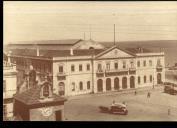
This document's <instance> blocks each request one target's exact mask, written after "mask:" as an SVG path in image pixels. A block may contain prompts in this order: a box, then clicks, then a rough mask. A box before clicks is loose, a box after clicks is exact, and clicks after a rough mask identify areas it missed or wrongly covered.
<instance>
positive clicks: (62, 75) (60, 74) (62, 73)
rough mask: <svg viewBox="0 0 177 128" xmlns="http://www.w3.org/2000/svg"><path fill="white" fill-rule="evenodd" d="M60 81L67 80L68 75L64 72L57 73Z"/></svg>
mask: <svg viewBox="0 0 177 128" xmlns="http://www.w3.org/2000/svg"><path fill="white" fill-rule="evenodd" d="M57 79H58V80H66V74H65V73H64V72H59V73H57Z"/></svg>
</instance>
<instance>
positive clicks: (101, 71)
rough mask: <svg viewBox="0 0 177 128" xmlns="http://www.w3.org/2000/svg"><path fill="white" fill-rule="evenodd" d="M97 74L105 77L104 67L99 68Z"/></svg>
mask: <svg viewBox="0 0 177 128" xmlns="http://www.w3.org/2000/svg"><path fill="white" fill-rule="evenodd" d="M96 76H97V77H104V71H103V70H102V69H100V70H97V72H96Z"/></svg>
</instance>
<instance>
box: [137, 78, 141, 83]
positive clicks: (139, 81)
mask: <svg viewBox="0 0 177 128" xmlns="http://www.w3.org/2000/svg"><path fill="white" fill-rule="evenodd" d="M140 83H141V78H140V76H138V84H140Z"/></svg>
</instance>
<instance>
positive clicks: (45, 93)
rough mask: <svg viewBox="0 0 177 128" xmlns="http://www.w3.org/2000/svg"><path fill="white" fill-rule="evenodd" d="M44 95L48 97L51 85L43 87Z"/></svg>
mask: <svg viewBox="0 0 177 128" xmlns="http://www.w3.org/2000/svg"><path fill="white" fill-rule="evenodd" d="M43 96H44V97H48V96H49V86H48V85H45V86H44V88H43Z"/></svg>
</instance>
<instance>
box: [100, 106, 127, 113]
mask: <svg viewBox="0 0 177 128" xmlns="http://www.w3.org/2000/svg"><path fill="white" fill-rule="evenodd" d="M99 109H100V111H101V112H104V113H112V114H122V115H127V114H128V110H127V107H126V105H125V104H122V103H115V104H113V105H110V106H99Z"/></svg>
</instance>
